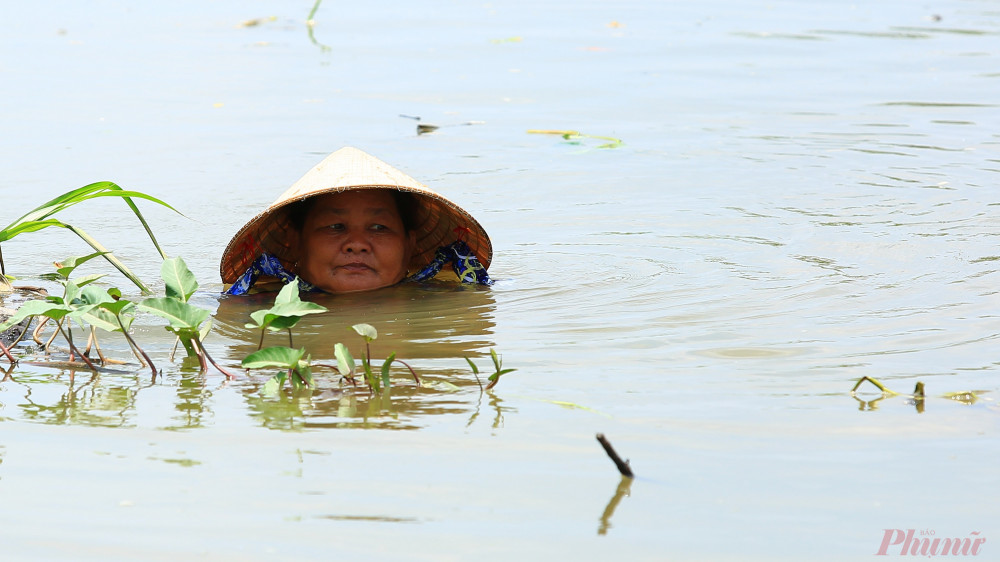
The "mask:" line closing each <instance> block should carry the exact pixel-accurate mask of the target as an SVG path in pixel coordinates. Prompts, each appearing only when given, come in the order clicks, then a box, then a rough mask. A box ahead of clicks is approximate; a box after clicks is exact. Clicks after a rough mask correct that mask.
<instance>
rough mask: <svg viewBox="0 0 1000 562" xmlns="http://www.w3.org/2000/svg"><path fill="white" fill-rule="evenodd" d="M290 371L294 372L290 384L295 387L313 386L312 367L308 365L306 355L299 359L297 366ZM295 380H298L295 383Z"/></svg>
mask: <svg viewBox="0 0 1000 562" xmlns="http://www.w3.org/2000/svg"><path fill="white" fill-rule="evenodd" d="M292 372H293V373H294V374H295V376H294V377H293V378H292V386H294V387H296V388H303V387H305V388H308V387H311V386H313V377H312V367H311V366H310V365H309V358H308V357H307V358H306V359H303V360H301V361H299V363H298V366H297V367H295V369H294V370H293V371H292ZM296 381H298V383H297V384H296Z"/></svg>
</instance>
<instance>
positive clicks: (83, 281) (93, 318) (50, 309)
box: [0, 252, 156, 375]
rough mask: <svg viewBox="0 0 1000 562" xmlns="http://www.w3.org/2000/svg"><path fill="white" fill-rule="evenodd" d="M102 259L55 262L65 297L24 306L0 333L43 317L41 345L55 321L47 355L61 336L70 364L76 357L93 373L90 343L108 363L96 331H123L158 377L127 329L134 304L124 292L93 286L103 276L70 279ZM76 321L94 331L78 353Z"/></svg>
mask: <svg viewBox="0 0 1000 562" xmlns="http://www.w3.org/2000/svg"><path fill="white" fill-rule="evenodd" d="M102 255H104V252H95V253H93V254H89V255H86V256H82V257H71V258H67V259H65V260H63V261H61V262H55V264H54V265H55V268H56V273H55V275H54V279H55V280H56V281H58V282H59V283H60V284H61V285H62V286H63V294H62V295H53V296H49V297H46V299H45V300H30V301H27V302H25V303H24V304H23V305H22V306H21V307H20V308H19V309H18V311H17V312H16V313H15V314H14V315H12V316H11V317H10V318H8V319H7V321H6V322H4V323H3V324H2V325H0V332H3V331H5V330H7V329H8V328H10V327H11V326H13V325H15V324H17V323H19V322H21V321H22V320H24V319H25V318H28V317H41V318H42V320H41V321H40V322H39V326H38V328H36V329H35V334H36V341H39V343H41V341H40V340H38V338H37V334H38V333H39V331H40V330H41V328H42V327H43V326H44V325H45V323H47V322H49V321H53V322H55V324H56V328H55V330H53V334H52V336H51V337H50V338H49V340H48V341H47V342H45V343H44V344H42V345H43V349H44V350H45V353H46V354H48V353H49V352H50V346H51V345H52V342H53V341H54V340H55V338H56V336H57V335H62V336H63V338H64V339H65V340H66V342H67V343H68V344H69V348H70V361H71V362H72V361H73V360H75V358H76V357H79V358H80V360H81V361H83V362H84V363H85V364H86V365H87V366H88V367H89V368H90V369H93V370H96V367H95V365H94V364H93V362H92V361H91V360H90V357H89V350H90V345H91V343H93V346H94V348H95V349H96V350H97V353H98V355H99V356H100V358H101V364H102V365H103V364H105V363H106V362H107V361H106V359H105V358H104V356H103V355H102V354H101V352H100V345H99V344H98V342H97V335H96V332H95V330H94V329H95V328H101V329H103V330H105V331H109V332H116V331H120V332H122V333H123V334H124V335H125V338H126V340H127V341H128V342H129V347H130V349H132V351H133V352H134V353H135V354H136V357H138V358H139V360H140V362H142V363H143V365H147V364H148V365H149V366H150V367H152V368H153V374H154V375H155V374H156V369H155V367H153V366H152V360H150V359H149V356H148V355H146V353H145V352H143V351H142V350H141V348H139V346H138V344H136V342H135V340H133V339H132V337H131V336H130V335H129V333H128V328H129V326H130V325H131V323H132V319H133V318H134V317H133V316H132V314H131V312H132V310H133V309H134V308H135V306H134V305H133V304H132V303H131V302H129V301H127V300H123V299H121V292H120V291H118V289H109V290H107V291H103V290H101V289H99V288H98V287H96V286H94V285H91V283H93V282H94V281H97V280H98V279H100V278H101V277H104V274H96V275H86V276H83V277H78V278H75V279H70V276H71V275H72V273H73V271H74V270H75V269H76V268H77V267H79V266H80V265H82V264H84V263H86V262H87V261H89V260H91V259H93V258H96V257H98V256H102ZM73 321H76V322H77V323H78V324H81V325H83V324H88V325H90V327H91V335H90V339H89V340H88V345H87V349H86V350H85V351H83V352H81V351H80V350H79V349H78V347H77V346H76V344H75V343H74V341H73V326H72V323H73ZM143 358H144V359H143Z"/></svg>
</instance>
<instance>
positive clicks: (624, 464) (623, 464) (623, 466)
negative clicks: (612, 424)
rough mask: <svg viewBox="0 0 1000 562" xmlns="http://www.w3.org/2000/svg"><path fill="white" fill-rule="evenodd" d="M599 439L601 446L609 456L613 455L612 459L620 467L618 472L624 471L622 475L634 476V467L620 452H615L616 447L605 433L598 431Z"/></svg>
mask: <svg viewBox="0 0 1000 562" xmlns="http://www.w3.org/2000/svg"><path fill="white" fill-rule="evenodd" d="M597 441H598V443H600V444H601V447H604V452H605V453H607V454H608V456H609V457H611V460H613V461H614V462H615V466H617V467H618V472H620V473H622V476H627V477H629V478H632V467H630V466H629V465H628V461H623V460H622V458H621V457H619V456H618V453H616V452H615V449H614V447H612V446H611V443H610V442H609V441H608V439H607V437H605V436H604V434H603V433H598V434H597Z"/></svg>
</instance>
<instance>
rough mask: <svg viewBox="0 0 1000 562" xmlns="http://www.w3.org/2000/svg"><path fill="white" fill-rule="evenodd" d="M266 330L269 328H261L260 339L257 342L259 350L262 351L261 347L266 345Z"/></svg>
mask: <svg viewBox="0 0 1000 562" xmlns="http://www.w3.org/2000/svg"><path fill="white" fill-rule="evenodd" d="M266 331H267V328H261V329H260V341H259V342H257V351H260V350H261V348H263V347H264V332H266Z"/></svg>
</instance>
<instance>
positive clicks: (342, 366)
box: [333, 343, 355, 377]
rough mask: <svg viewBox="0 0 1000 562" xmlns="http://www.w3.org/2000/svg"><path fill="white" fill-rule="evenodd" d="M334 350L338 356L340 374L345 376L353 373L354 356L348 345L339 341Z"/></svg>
mask: <svg viewBox="0 0 1000 562" xmlns="http://www.w3.org/2000/svg"><path fill="white" fill-rule="evenodd" d="M333 350H334V351H333V353H334V355H336V356H337V370H338V371H340V374H341V375H342V376H345V377H349V376H351V375H353V374H354V368H355V364H354V357H353V356H352V355H351V352H350V351H348V349H347V346H346V345H344V344H342V343H338V344H337V345H336V346H334V348H333Z"/></svg>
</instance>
